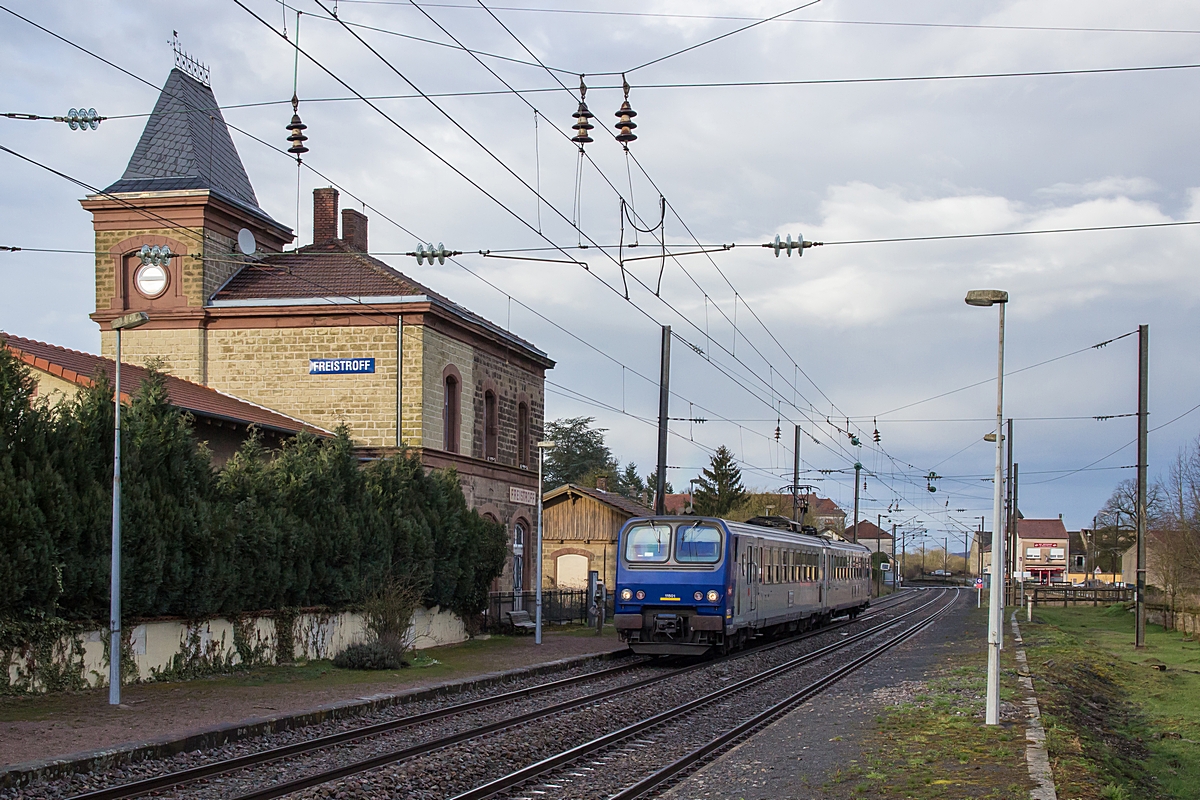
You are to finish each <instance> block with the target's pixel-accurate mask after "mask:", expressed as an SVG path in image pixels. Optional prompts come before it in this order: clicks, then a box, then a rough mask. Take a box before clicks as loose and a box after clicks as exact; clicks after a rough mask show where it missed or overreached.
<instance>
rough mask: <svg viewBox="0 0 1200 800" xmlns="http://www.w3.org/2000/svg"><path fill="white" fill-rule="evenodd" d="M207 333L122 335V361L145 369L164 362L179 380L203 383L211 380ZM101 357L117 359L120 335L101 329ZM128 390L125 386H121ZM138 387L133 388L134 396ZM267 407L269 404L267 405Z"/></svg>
mask: <svg viewBox="0 0 1200 800" xmlns="http://www.w3.org/2000/svg"><path fill="white" fill-rule="evenodd" d="M204 334H205V332H204V331H203V330H202V329H200V328H175V329H172V330H156V329H153V328H136V329H134V330H130V331H125V332H124V333H122V334H121V361H122V363H125V364H135V365H137V366H139V367H140V366H144V365H145V364H146V362H147V361H149V360H150V359H152V358H158V359H161V360H162V363H163V367H164V369H165V370H166V371H167V372H169V373H171V374H172V375H174V376H175V377H176V378H183V379H184V380H187V381H192V382H193V383H200V384H203V383H204V382H205V379H206V377H207V375H206V374H205V373H206V366H207V357H206V341H205V335H204ZM100 355H102V356H104V357H105V358H111V359H115V358H116V357H117V334H116V331H113V330H111V329H108V326H103V327H101V328H100ZM121 390H122V391H125V387H124V386H122V387H121ZM136 390H137V387H136V386H131V387H129V393H130V394H133V392H135V391H136ZM264 405H265V404H264Z"/></svg>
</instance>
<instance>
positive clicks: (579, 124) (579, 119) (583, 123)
mask: <svg viewBox="0 0 1200 800" xmlns="http://www.w3.org/2000/svg"><path fill="white" fill-rule="evenodd" d="M585 98H587V85H586V84H585V83H584V82H583V76H582V75H580V76H579V108H578V110H576V111H575V124H574V125H572V126H571V127H572V128H573V129H574V130H575V135H574V136H572V137H571V141H572V142H575V143H576V144H578V145H579V149H580V150H582V149H583V146H584V145H585V144H588V143H590V142H593V141H595V140H594V139H593V138H592V137H591V136H588V131H590V130H591V129H592V128H594V127H596V126H595V125H593V124H592V123H590V122H588V120H590V119H592V118H593V117H595V116H596V115H595V114H593V113H592V112H590V111H588V107H587V102H585Z"/></svg>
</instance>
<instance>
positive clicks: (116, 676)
mask: <svg viewBox="0 0 1200 800" xmlns="http://www.w3.org/2000/svg"><path fill="white" fill-rule="evenodd" d="M149 321H150V316H149V315H148V314H146V312H144V311H135V312H134V313H132V314H126V315H125V316H123V317H118V318H117V319H114V320H113V321H112V328H113V330H114V331H116V332H117V368H116V378H115V381H114V382H115V383H116V387H115V390H114V394H113V492H112V575H111V583H110V589H109V593H110V597H109V611H108V704H109V705H110V706H118V705H120V704H121V331H127V330H132V329H134V328H140V327H141V326H143V325H145V324H146V323H147V322H149Z"/></svg>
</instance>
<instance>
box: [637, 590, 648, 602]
mask: <svg viewBox="0 0 1200 800" xmlns="http://www.w3.org/2000/svg"><path fill="white" fill-rule="evenodd" d="M637 599H638V600H645V599H646V593H645V592H643V591H642V590H641V589H638V591H637Z"/></svg>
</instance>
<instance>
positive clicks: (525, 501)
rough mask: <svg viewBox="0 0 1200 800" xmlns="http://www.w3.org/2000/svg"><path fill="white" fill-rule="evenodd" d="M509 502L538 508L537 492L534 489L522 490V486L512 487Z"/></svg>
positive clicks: (509, 492) (509, 489)
mask: <svg viewBox="0 0 1200 800" xmlns="http://www.w3.org/2000/svg"><path fill="white" fill-rule="evenodd" d="M508 502H510V503H521V504H522V505H527V506H536V505H537V492H536V491H534V490H533V489H522V488H521V487H520V486H510V487H508Z"/></svg>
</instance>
